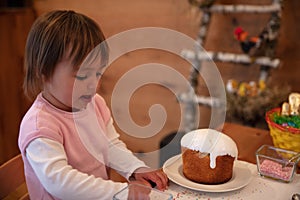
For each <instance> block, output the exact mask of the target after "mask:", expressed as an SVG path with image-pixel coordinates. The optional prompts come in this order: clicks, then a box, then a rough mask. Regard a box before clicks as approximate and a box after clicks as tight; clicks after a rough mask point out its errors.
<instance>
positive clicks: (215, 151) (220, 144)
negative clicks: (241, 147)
mask: <svg viewBox="0 0 300 200" xmlns="http://www.w3.org/2000/svg"><path fill="white" fill-rule="evenodd" d="M181 146H182V147H186V148H188V149H191V150H195V151H199V152H201V153H209V154H210V167H211V168H212V169H213V168H215V167H216V158H217V157H218V156H223V155H230V156H232V157H235V159H237V155H238V149H237V146H236V144H235V142H234V141H233V140H232V139H231V138H230V137H229V136H227V135H225V134H223V133H221V132H219V131H216V130H214V129H197V130H194V131H191V132H188V133H187V134H185V135H184V136H183V137H182V138H181Z"/></svg>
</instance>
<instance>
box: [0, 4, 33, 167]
mask: <svg viewBox="0 0 300 200" xmlns="http://www.w3.org/2000/svg"><path fill="white" fill-rule="evenodd" d="M34 19H35V14H34V11H33V10H32V9H27V8H26V9H25V8H19V9H5V10H1V11H0V44H1V51H0V52H1V53H0V61H1V62H0V69H1V73H0V91H1V98H0V105H1V109H0V163H3V162H4V161H6V160H8V159H9V158H11V157H12V156H14V155H16V154H18V153H19V149H18V146H17V139H18V132H19V125H20V121H21V119H22V117H23V115H24V113H25V111H26V110H27V109H28V106H29V102H28V100H27V99H26V98H25V97H24V95H23V91H22V82H23V76H24V73H23V60H24V47H25V41H26V37H27V33H28V31H29V28H30V27H31V24H32V22H33V21H34Z"/></svg>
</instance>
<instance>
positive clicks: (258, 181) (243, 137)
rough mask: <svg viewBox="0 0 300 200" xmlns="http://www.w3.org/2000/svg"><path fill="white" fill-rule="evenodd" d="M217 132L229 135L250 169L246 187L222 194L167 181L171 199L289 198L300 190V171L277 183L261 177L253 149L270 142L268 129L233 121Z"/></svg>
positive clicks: (251, 199) (250, 199)
mask: <svg viewBox="0 0 300 200" xmlns="http://www.w3.org/2000/svg"><path fill="white" fill-rule="evenodd" d="M219 130H220V131H222V132H223V133H225V134H226V135H228V136H230V137H231V138H232V139H233V140H234V141H235V142H236V144H237V147H238V151H239V156H238V160H241V162H244V163H245V165H246V166H247V167H248V168H249V169H250V171H251V174H252V179H251V181H250V183H249V184H248V185H246V186H245V187H243V188H241V189H238V190H235V191H230V192H222V193H210V192H202V191H196V190H191V189H187V188H185V187H182V186H180V185H177V184H176V183H173V182H172V181H170V185H169V188H168V190H167V191H166V192H168V193H171V194H172V195H173V199H174V200H180V199H210V200H213V199H239V200H241V199H245V200H247V199H249V200H253V199H278V200H281V199H291V197H292V195H293V194H294V193H300V174H295V176H294V180H293V181H292V182H291V183H282V182H277V181H274V180H271V179H267V178H262V177H260V176H259V175H258V172H257V167H256V164H255V163H256V158H255V152H256V150H257V149H258V148H259V147H260V146H262V145H263V144H267V145H273V142H272V138H271V136H270V134H269V131H268V130H263V129H257V128H252V127H247V126H242V125H238V124H232V123H224V125H223V126H220V128H219Z"/></svg>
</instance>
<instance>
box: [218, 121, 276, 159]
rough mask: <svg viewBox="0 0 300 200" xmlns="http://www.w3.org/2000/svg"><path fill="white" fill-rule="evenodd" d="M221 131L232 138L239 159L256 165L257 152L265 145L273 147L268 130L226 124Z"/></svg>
mask: <svg viewBox="0 0 300 200" xmlns="http://www.w3.org/2000/svg"><path fill="white" fill-rule="evenodd" d="M219 130H220V131H221V132H223V133H225V134H226V135H228V136H229V137H231V138H232V139H233V140H234V141H235V143H236V145H237V148H238V151H239V155H238V159H239V160H243V161H247V162H250V163H254V164H255V163H256V158H255V152H256V150H257V149H258V148H259V147H260V146H262V145H264V144H267V145H273V141H272V138H271V136H270V133H269V131H268V130H264V129H258V128H252V127H248V126H242V125H239V124H233V123H224V125H223V127H222V126H220V128H219Z"/></svg>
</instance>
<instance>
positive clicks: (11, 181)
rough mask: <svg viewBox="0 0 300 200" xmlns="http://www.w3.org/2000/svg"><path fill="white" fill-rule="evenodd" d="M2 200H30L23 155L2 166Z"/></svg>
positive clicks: (0, 181)
mask: <svg viewBox="0 0 300 200" xmlns="http://www.w3.org/2000/svg"><path fill="white" fill-rule="evenodd" d="M0 199H5V200H15V199H22V200H28V199H29V194H28V190H27V186H26V182H25V175H24V165H23V160H22V156H21V154H18V155H17V156H15V157H13V158H12V159H10V160H8V161H7V162H5V163H4V164H3V165H1V166H0Z"/></svg>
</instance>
